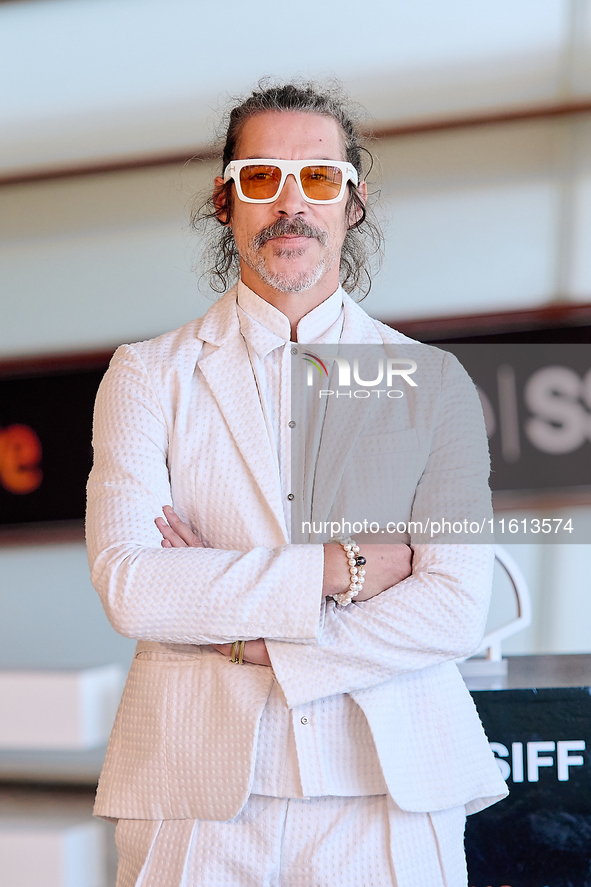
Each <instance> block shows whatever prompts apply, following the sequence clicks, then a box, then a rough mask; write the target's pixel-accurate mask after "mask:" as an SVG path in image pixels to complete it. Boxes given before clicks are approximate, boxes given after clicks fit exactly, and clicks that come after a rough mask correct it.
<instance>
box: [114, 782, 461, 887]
mask: <svg viewBox="0 0 591 887" xmlns="http://www.w3.org/2000/svg"><path fill="white" fill-rule="evenodd" d="M465 820H466V817H465V811H464V808H463V807H455V808H452V809H451V810H443V811H440V812H437V813H406V812H404V811H402V810H400V809H398V807H396V805H395V804H394V803H393V801H392V800H391V798H390V797H389V796H388V795H371V796H367V797H355V798H337V797H323V798H310V799H305V800H301V799H287V798H270V797H263V796H261V795H251V797H250V798H249V800H248V803H247V804H246V806H245V807H244V808H243V810H242V811H241V812H240V813H239V814H238V816H236V817H235V818H234V819H233V820H230V821H229V822H210V821H204V820H192V819H187V820H160V821H154V820H129V819H120V820H119V822H118V824H117V831H116V840H117V849H118V851H119V871H118V877H117V887H335V884H338V885H339V887H466V885H467V875H466V861H465V855H464V842H463V838H464V826H465Z"/></svg>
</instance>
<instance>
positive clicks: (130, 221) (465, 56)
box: [0, 0, 591, 665]
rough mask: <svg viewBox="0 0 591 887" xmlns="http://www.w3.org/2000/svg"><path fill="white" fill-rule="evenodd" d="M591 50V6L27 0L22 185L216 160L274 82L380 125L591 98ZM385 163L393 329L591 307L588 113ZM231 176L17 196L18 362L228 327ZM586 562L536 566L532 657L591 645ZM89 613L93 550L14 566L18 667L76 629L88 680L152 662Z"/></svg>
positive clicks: (440, 143)
mask: <svg viewBox="0 0 591 887" xmlns="http://www.w3.org/2000/svg"><path fill="white" fill-rule="evenodd" d="M590 44H591V0H520V2H519V3H515V2H513V0H495V2H492V0H488V2H479V3H477V4H475V3H474V2H472V0H446V2H445V3H443V4H442V3H441V2H438V0H420V2H418V3H415V4H411V3H408V2H404V0H390V3H388V4H385V3H383V2H381V0H368V2H366V3H364V4H363V5H360V4H358V3H353V2H351V0H343V2H339V3H337V2H328V3H324V4H320V5H319V4H318V3H312V2H311V0H302V2H300V3H298V4H297V6H294V5H293V4H292V5H285V4H283V5H281V4H276V3H271V2H269V0H263V2H260V3H257V4H256V6H252V7H245V6H244V4H240V3H238V2H236V0H227V2H226V3H224V4H221V5H220V4H213V3H203V2H202V3H195V2H194V0H84V2H76V0H32V2H26V0H21V2H5V3H2V4H0V82H2V83H3V84H4V85H5V86H4V88H3V89H2V90H0V177H2V176H9V175H15V174H18V173H26V172H30V171H35V170H43V169H51V168H56V167H61V166H65V167H67V166H68V165H74V166H75V165H79V164H84V163H88V162H101V161H105V160H109V159H117V158H123V159H125V158H133V157H145V156H151V155H156V154H160V153H162V152H171V151H173V152H174V151H178V152H183V151H187V152H190V151H192V150H196V149H199V148H202V147H203V146H204V145H206V144H208V143H209V142H210V141H211V139H212V136H213V133H214V130H215V125H216V120H217V119H218V117H219V113H218V112H219V108H220V107H224V106H225V105H226V102H227V97H228V95H231V94H235V93H242V92H244V91H246V90H248V89H249V88H250V87H252V86H253V85H254V84H255V83H256V81H257V80H258V78H259V77H261V76H263V75H267V74H273V75H277V76H282V77H290V76H293V75H298V74H299V75H303V76H314V77H321V78H322V77H329V76H337V77H339V78H340V79H341V80H342V81H343V82H344V84H345V86H346V87H347V88H348V89H349V90H350V91H351V94H352V96H353V98H354V99H355V100H357V101H359V102H361V103H362V104H364V105H365V107H366V108H367V109H368V111H369V115H370V118H371V119H372V120H373V124H374V126H375V127H376V128H380V127H382V126H384V125H386V124H395V123H400V122H407V121H412V120H417V119H422V118H425V117H429V116H436V117H442V118H444V117H446V116H448V115H457V114H463V113H466V112H479V111H486V110H490V109H495V108H516V107H522V106H526V105H531V104H536V103H538V104H539V103H541V104H543V103H553V102H560V101H565V100H572V99H576V98H577V97H578V98H581V97H587V98H590V97H591V51H590V50H591V45H590ZM371 148H372V151H373V153H374V154H375V155H376V158H377V164H376V167H375V169H374V171H373V173H372V176H371V179H370V182H371V190H373V191H375V192H377V191H379V192H380V194H381V196H380V203H379V205H378V212H379V214H380V216H381V218H382V220H383V223H384V228H385V231H386V238H387V245H386V258H385V262H384V267H383V270H382V272H381V273H380V274H379V275H378V276H377V277H376V279H375V284H374V288H373V290H372V293H371V294H370V296H369V297H368V299H367V302H366V307H367V308H368V310H369V311H370V313H373V314H374V315H376V316H378V317H381V318H384V319H388V320H395V319H396V318H407V317H418V316H432V315H437V314H453V313H474V312H478V311H489V310H503V309H512V308H519V307H532V306H536V305H541V304H544V303H547V302H549V301H552V300H554V299H556V298H561V299H568V300H572V301H589V300H590V299H591V258H590V256H591V251H590V250H589V248H588V244H589V240H590V237H591V160H590V158H591V122H590V121H589V118H588V116H578V117H577V116H570V117H568V116H567V117H563V118H560V119H546V120H535V121H529V122H519V123H505V124H495V125H488V126H485V127H479V128H471V129H461V130H454V131H448V132H437V133H424V134H421V135H413V136H407V137H404V138H396V139H394V138H388V139H382V140H380V141H376V142H374V143H373V144H372V145H371ZM216 171H217V168H215V167H214V166H213V165H211V164H207V163H200V164H198V165H195V166H193V167H191V168H189V169H179V168H178V167H177V166H169V167H167V166H164V167H161V168H152V169H142V170H136V171H127V172H119V173H109V174H100V175H93V176H84V177H77V178H63V179H54V180H51V181H43V182H31V183H28V184H14V185H11V186H9V187H6V186H5V187H0V312H1V314H0V316H1V317H2V322H1V323H0V356H7V355H16V354H29V353H40V352H55V351H62V350H79V349H84V348H96V347H102V346H115V345H116V344H118V343H119V342H121V341H135V340H138V339H141V338H145V337H148V336H152V335H156V334H158V333H160V332H162V331H164V330H167V329H172V328H174V327H176V326H179V325H180V324H182V323H184V322H185V321H187V320H189V319H191V318H192V317H195V316H197V315H200V314H202V313H204V311H205V310H206V309H207V307H208V305H209V304H210V298H211V297H210V296H209V295H208V294H207V292H206V291H200V289H199V288H198V279H197V278H198V275H196V274H195V273H194V272H193V270H192V266H193V264H194V262H195V259H196V254H197V252H198V242H197V238H196V236H195V235H194V234H192V233H191V232H189V230H188V203H189V201H190V200H191V199H192V195H193V194H194V193H195V192H199V191H201V190H203V189H205V190H206V189H207V188H208V187H210V183H211V180H212V177H213V175H214V174H215V172H216ZM0 424H1V416H0ZM574 549H575V546H571V547H565V548H564V549H561V548H559V547H558V546H549V547H547V548H546V549H544V551H543V552H542V551H541V550H539V549H534V548H531V549H528V550H527V551H526V550H522V551H521V552H520V553H519V558H521V560H522V561H523V563H524V565H525V567H526V573H527V575H528V577H530V579H531V583H532V590H533V592H534V601H535V605H536V607H537V609H536V617H535V620H536V621H535V624H534V625H533V626H532V628H531V629H530V630H529V631H528V632H527V633H524V634H523V635H520V636H517V637H516V638H515V639H513V640H512V641H511V642H510V643H509V644H508V647H509V649H510V650H512V651H513V652H537V651H539V652H559V651H565V652H568V651H572V652H574V651H580V650H589V649H590V648H591V644H590V641H589V638H588V636H587V634H586V632H585V631H584V630H583V627H582V626H583V624H586V623H583V622H582V621H581V614H582V613H586V612H587V609H588V607H587V604H585V602H584V601H585V600H591V595H589V591H591V589H590V588H589V584H590V580H589V579H588V577H587V570H586V567H587V565H588V562H589V553H588V549H587V548H585V549H583V548H582V547H577V550H576V551H575V550H574ZM45 562H46V563H47V570H45V569H44V567H43V564H44V563H45ZM77 595H80V596H82V597H80V598H78V597H77ZM88 595H92V591H91V590H90V586H89V582H88V580H87V578H86V573H85V566H84V550H83V546H82V545H66V546H57V547H56V548H54V549H47V548H45V547H43V548H30V549H27V548H20V549H14V550H7V549H3V550H2V551H0V617H1V618H0V649H1V650H4V654H3V655H4V659H3V660H2V664H9V663H10V662H11V661H14V662H15V663H16V662H18V663H22V662H24V660H25V659H27V658H28V659H30V660H31V661H32V660H33V659H35V661H37V660H38V661H43V663H45V664H47V665H50V664H51V663H52V662H56V663H57V662H61V660H62V659H63V657H64V644H65V643H68V642H67V641H65V640H64V633H63V629H64V625H66V624H67V625H68V626H69V628H68V632H69V633H68V635H67V636H68V637H69V638H70V641H69V643H70V650H69V652H68V657H69V663H70V664H75V663H73V662H72V659H73V658H76V657H79V658H80V660H81V661H80V663H79V664H81V665H83V664H86V663H87V660H88V659H89V658H91V659H93V662H92V664H98V662H97V661H95V660H96V659H97V657H98V658H100V656H101V655H102V656H103V657H104V658H103V660H102V661H110V660H112V659H117V658H119V659H121V660H122V661H123V660H125V659H126V658H128V656H129V651H130V648H131V647H130V643H128V642H126V641H124V640H121V639H119V638H118V637H117V636H116V635H115V634H114V633H113V632H111V630H110V629H109V628H108V626H106V623H100V620H101V619H102V617H101V616H99V614H98V611H97V610H96V603H95V602H93V604H92V605H91V604H89V603H88V600H87V596H88ZM585 596H586V597H585ZM82 598H84V604H81V603H80V602H81V600H82ZM501 598H502V594H501V593H500V597H499V601H500V600H501ZM68 601H70V602H73V601H75V605H73V606H72V607H71V611H70V615H69V616H68V617H66V611H67V609H68V603H67V602H68ZM48 602H50V604H49V605H48ZM53 603H55V606H53V605H52V604H53ZM500 606H501V604H500V603H499V607H500ZM93 608H94V609H93ZM497 609H498V608H497ZM41 614H42V615H41ZM501 616H502V614H500V613H499V612H496V611H495V612H493V614H492V617H491V618H494V619H497V618H501ZM66 618H67V621H66ZM99 625H100V627H98V626H99ZM27 626H29V628H27ZM109 633H110V634H109ZM44 644H45V645H46V646H45V647H44V648H43V649H41V648H42V647H43V645H44ZM95 652H96V655H95Z"/></svg>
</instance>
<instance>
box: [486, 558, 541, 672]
mask: <svg viewBox="0 0 591 887" xmlns="http://www.w3.org/2000/svg"><path fill="white" fill-rule="evenodd" d="M495 558H496V560H497V561H498V562H499V563H500V565H501V566H502V567H503V569H504V570H505V573H506V574H507V576H508V577H509V581H510V582H511V585H512V586H513V590H514V591H515V595H516V597H517V618H516V619H512V620H511V622H507V624H506V625H501V627H500V628H495V630H494V631H491V632H489V633H488V634H485V635H484V637H483V638H482V643H481V644H480V647H479V648H478V650H477V651H476V652H477V653H480V652H481V651H482V650H486V658H487V659H488V661H489V662H500V661H501V659H502V658H503V654H502V651H501V643H502V641H504V640H505V638H508V637H511V635H513V634H516V633H517V632H518V631H521V630H522V629H524V628H527V626H528V625H529V624H530V623H531V597H530V594H529V588H528V585H527V582H526V581H525V576H524V575H523V573H522V572H521V569H520V568H519V567H518V566H517V564H516V563H515V561H514V560H513V558H512V557H511V555H510V554H509V553H508V551H507V550H506V549H505V548H503V547H502V546H501V545H495Z"/></svg>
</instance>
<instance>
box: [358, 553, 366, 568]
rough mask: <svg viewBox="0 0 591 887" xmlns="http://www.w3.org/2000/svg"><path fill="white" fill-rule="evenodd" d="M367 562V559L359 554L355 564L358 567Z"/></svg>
mask: <svg viewBox="0 0 591 887" xmlns="http://www.w3.org/2000/svg"><path fill="white" fill-rule="evenodd" d="M366 563H367V560H366V559H365V558H364V557H363V555H362V554H358V555H357V557H356V558H355V564H356V565H357V566H358V567H362V566H363V565H364V564H366Z"/></svg>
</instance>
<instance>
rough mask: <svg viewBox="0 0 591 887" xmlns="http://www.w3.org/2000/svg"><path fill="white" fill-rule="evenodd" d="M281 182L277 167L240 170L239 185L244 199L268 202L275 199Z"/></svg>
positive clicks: (256, 166)
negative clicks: (249, 198) (272, 198)
mask: <svg viewBox="0 0 591 887" xmlns="http://www.w3.org/2000/svg"><path fill="white" fill-rule="evenodd" d="M280 181H281V170H280V169H279V167H277V166H259V165H254V164H253V165H252V166H243V167H242V169H241V170H240V185H241V187H242V193H243V194H244V196H245V197H251V198H252V199H253V200H268V198H269V197H275V195H276V194H277V191H278V189H279V183H280Z"/></svg>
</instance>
